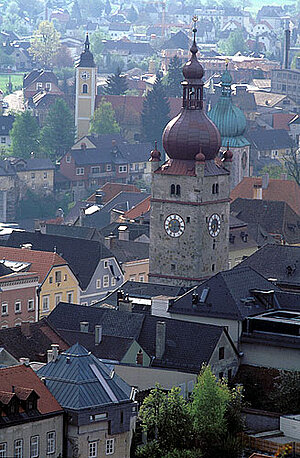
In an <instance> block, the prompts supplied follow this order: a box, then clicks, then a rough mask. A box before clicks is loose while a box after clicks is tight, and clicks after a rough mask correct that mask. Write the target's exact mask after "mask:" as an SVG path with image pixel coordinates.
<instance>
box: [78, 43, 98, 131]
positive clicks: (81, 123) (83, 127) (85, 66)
mask: <svg viewBox="0 0 300 458" xmlns="http://www.w3.org/2000/svg"><path fill="white" fill-rule="evenodd" d="M75 79H76V100H75V125H76V128H77V138H78V139H79V138H82V137H84V136H85V135H87V134H88V133H89V128H90V120H91V118H92V117H93V115H94V110H95V99H96V83H97V81H96V80H97V68H96V64H95V62H94V57H93V54H92V53H91V51H90V42H89V37H88V34H87V35H86V40H85V43H84V51H83V52H82V53H81V56H80V60H79V62H78V64H77V66H76V77H75Z"/></svg>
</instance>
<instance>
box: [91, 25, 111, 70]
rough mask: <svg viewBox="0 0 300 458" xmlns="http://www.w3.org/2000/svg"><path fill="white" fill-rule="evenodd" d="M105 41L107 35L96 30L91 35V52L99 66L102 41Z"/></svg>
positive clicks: (102, 46)
mask: <svg viewBox="0 0 300 458" xmlns="http://www.w3.org/2000/svg"><path fill="white" fill-rule="evenodd" d="M105 39H107V35H106V34H105V33H103V32H101V30H96V31H95V32H93V33H92V34H91V49H92V51H93V56H94V59H95V62H96V64H97V65H100V64H101V62H102V60H101V59H102V57H103V56H102V52H103V48H104V43H103V41H104V40H105Z"/></svg>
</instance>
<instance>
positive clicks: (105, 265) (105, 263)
mask: <svg viewBox="0 0 300 458" xmlns="http://www.w3.org/2000/svg"><path fill="white" fill-rule="evenodd" d="M103 265H104V269H107V268H108V261H104V263H103Z"/></svg>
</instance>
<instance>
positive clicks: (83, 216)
mask: <svg viewBox="0 0 300 458" xmlns="http://www.w3.org/2000/svg"><path fill="white" fill-rule="evenodd" d="M84 218H85V209H84V208H83V207H81V209H80V213H79V226H81V227H82V226H84Z"/></svg>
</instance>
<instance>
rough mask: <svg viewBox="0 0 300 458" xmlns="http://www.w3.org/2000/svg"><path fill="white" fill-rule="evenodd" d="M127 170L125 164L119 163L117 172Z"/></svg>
mask: <svg viewBox="0 0 300 458" xmlns="http://www.w3.org/2000/svg"><path fill="white" fill-rule="evenodd" d="M124 172H127V165H119V173H124Z"/></svg>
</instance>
